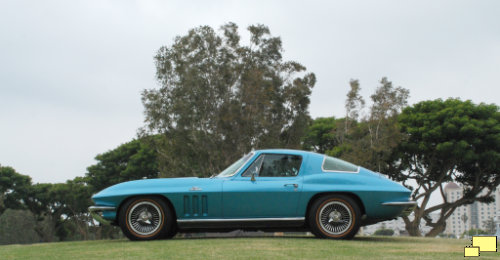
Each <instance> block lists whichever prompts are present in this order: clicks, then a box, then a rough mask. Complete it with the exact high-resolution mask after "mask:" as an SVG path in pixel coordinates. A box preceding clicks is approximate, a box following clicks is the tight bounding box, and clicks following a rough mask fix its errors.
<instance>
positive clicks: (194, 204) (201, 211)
mask: <svg viewBox="0 0 500 260" xmlns="http://www.w3.org/2000/svg"><path fill="white" fill-rule="evenodd" d="M201 216H203V217H205V216H208V199H207V195H201V196H200V195H184V217H194V218H196V217H201Z"/></svg>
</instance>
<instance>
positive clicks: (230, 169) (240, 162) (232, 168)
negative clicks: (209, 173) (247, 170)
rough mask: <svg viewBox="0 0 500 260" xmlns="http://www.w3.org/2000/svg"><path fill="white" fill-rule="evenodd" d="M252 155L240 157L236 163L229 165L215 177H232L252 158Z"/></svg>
mask: <svg viewBox="0 0 500 260" xmlns="http://www.w3.org/2000/svg"><path fill="white" fill-rule="evenodd" d="M252 155H253V153H249V154H246V155H244V156H243V157H241V158H240V159H239V160H238V161H236V162H235V163H233V164H231V166H229V167H227V168H226V169H225V170H223V171H222V172H221V173H219V175H217V176H216V177H230V176H233V175H234V174H235V173H236V172H237V171H238V170H239V169H240V168H241V167H242V166H243V165H244V164H245V163H246V162H247V161H248V160H249V159H250V158H252Z"/></svg>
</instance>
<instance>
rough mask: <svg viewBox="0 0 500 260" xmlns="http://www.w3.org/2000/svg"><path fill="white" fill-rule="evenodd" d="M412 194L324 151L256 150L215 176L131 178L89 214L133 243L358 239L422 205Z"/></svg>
mask: <svg viewBox="0 0 500 260" xmlns="http://www.w3.org/2000/svg"><path fill="white" fill-rule="evenodd" d="M410 194H411V192H410V190H408V189H406V188H405V187H403V186H402V185H400V184H398V183H396V182H393V181H391V180H389V179H387V178H386V177H384V176H383V175H382V174H379V173H375V172H372V171H370V170H368V169H365V168H363V167H359V166H356V165H353V164H350V163H348V162H345V161H342V160H340V159H337V158H334V157H330V156H326V155H323V154H318V153H313V152H306V151H299V150H286V149H271V150H258V151H252V152H250V153H249V154H247V155H245V156H243V157H242V158H241V159H240V160H238V161H237V162H235V163H234V164H233V165H231V166H229V167H228V168H227V169H226V170H224V171H223V172H221V173H220V174H219V175H217V176H215V177H211V178H197V177H191V178H163V179H143V180H137V181H129V182H124V183H120V184H117V185H114V186H111V187H108V188H106V189H104V190H102V191H100V192H99V193H97V194H95V195H94V196H93V197H92V199H93V201H94V202H95V206H92V207H90V208H89V210H90V212H91V213H92V215H93V216H94V218H96V219H97V220H98V221H100V222H101V223H110V224H114V225H119V226H120V227H121V228H122V230H123V232H124V234H125V235H126V236H127V237H129V238H130V239H132V240H149V239H156V238H166V237H167V238H168V237H172V236H173V235H175V233H176V232H177V231H181V232H198V231H204V232H208V231H230V230H235V229H242V230H263V231H266V230H269V231H288V230H294V231H306V230H307V231H312V232H313V233H314V234H315V235H316V236H318V237H323V238H340V239H342V238H352V237H353V236H354V235H355V233H356V232H357V231H358V228H359V227H360V226H363V225H369V224H374V223H377V222H379V221H384V220H389V219H394V218H396V217H398V216H400V215H402V214H407V213H408V212H409V211H411V210H412V209H413V207H414V206H415V205H416V203H415V202H414V201H410V200H409V198H410Z"/></svg>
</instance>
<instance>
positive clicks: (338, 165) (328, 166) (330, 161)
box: [321, 156, 359, 172]
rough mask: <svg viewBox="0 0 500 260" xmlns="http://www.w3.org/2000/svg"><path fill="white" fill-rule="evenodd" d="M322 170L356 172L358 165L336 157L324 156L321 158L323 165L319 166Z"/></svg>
mask: <svg viewBox="0 0 500 260" xmlns="http://www.w3.org/2000/svg"><path fill="white" fill-rule="evenodd" d="M321 168H322V169H323V171H327V172H358V171H359V167H358V166H357V165H354V164H352V163H350V162H346V161H343V160H340V159H338V158H334V157H330V156H325V159H324V160H323V165H322V166H321Z"/></svg>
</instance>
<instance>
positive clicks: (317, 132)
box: [302, 117, 338, 153]
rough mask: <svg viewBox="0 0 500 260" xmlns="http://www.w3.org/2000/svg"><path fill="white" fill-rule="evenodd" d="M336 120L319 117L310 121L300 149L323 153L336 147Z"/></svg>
mask: <svg viewBox="0 0 500 260" xmlns="http://www.w3.org/2000/svg"><path fill="white" fill-rule="evenodd" d="M336 129H337V120H336V119H335V118H334V117H319V118H316V119H314V120H313V121H312V124H311V125H310V126H309V127H308V128H307V131H306V132H305V135H304V137H303V141H302V142H303V143H302V148H303V149H305V150H310V151H315V152H318V153H325V152H326V151H328V150H330V149H333V148H334V147H335V146H337V145H338V138H337V137H336V134H335V130H336Z"/></svg>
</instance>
